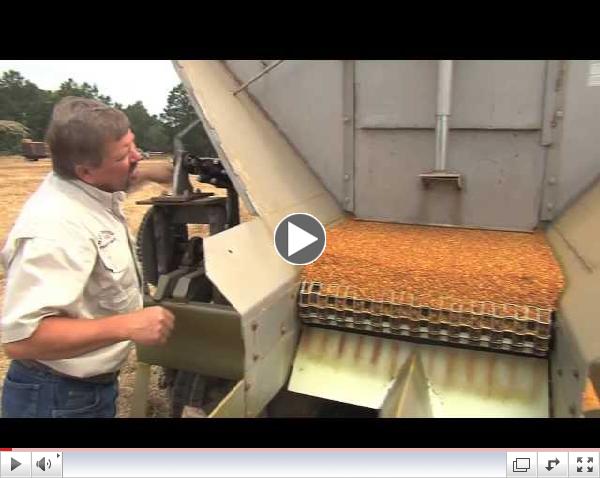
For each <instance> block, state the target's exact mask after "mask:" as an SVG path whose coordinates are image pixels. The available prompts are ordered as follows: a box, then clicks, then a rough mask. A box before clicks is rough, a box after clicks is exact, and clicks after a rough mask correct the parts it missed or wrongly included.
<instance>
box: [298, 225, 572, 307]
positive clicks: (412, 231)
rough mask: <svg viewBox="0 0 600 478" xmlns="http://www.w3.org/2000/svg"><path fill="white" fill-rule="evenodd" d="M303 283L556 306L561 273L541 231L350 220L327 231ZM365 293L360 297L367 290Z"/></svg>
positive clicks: (433, 298) (374, 293)
mask: <svg viewBox="0 0 600 478" xmlns="http://www.w3.org/2000/svg"><path fill="white" fill-rule="evenodd" d="M303 280H307V281H316V282H321V283H323V284H324V285H331V284H337V285H342V286H349V287H352V288H356V289H359V290H360V291H361V293H362V294H364V296H365V297H370V298H377V297H381V296H383V295H389V294H390V293H392V292H394V293H401V292H409V293H412V294H414V296H415V298H416V299H418V301H419V303H421V304H427V303H430V302H437V301H439V299H440V298H442V297H451V298H454V299H459V300H461V301H462V300H464V301H465V302H466V301H473V300H475V301H492V302H495V303H500V304H516V305H519V306H534V307H540V308H546V309H556V307H557V304H558V299H559V296H560V293H561V290H562V288H563V286H564V277H563V275H562V272H561V270H560V267H559V265H558V263H557V262H556V260H555V258H554V256H553V253H552V250H551V248H550V246H549V245H548V243H547V241H546V238H545V235H544V233H543V232H542V231H536V232H534V233H531V234H529V233H517V232H499V231H485V230H471V229H457V228H443V227H430V226H411V225H402V224H390V223H379V222H367V221H358V220H355V219H348V220H346V221H344V222H343V223H341V224H339V225H336V226H334V227H332V228H331V229H329V230H328V231H327V247H326V249H325V252H324V253H323V255H322V256H321V257H320V258H319V259H318V260H317V261H316V262H314V263H313V264H310V265H308V266H306V267H305V268H304V271H303ZM362 294H361V295H362Z"/></svg>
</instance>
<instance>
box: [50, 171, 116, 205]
mask: <svg viewBox="0 0 600 478" xmlns="http://www.w3.org/2000/svg"><path fill="white" fill-rule="evenodd" d="M52 174H53V176H54V177H55V178H57V179H59V180H62V181H66V182H68V183H70V184H72V185H73V186H75V187H77V188H78V189H80V190H82V191H83V192H85V193H86V194H87V195H88V196H90V197H92V198H93V199H95V200H96V201H98V202H99V203H100V204H101V205H102V206H104V207H105V208H106V209H109V210H111V211H113V212H115V213H118V214H121V213H122V211H121V205H122V204H123V202H124V201H125V198H126V197H127V194H126V193H125V192H124V191H117V192H114V193H109V192H107V191H102V190H101V189H98V188H97V187H95V186H92V185H90V184H87V183H85V182H83V181H81V180H80V179H67V180H65V179H63V178H61V177H60V176H58V175H57V174H56V173H52Z"/></svg>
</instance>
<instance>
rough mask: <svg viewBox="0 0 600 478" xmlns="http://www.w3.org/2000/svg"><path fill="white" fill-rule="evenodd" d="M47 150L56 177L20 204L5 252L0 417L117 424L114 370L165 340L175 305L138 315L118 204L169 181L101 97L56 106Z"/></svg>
mask: <svg viewBox="0 0 600 478" xmlns="http://www.w3.org/2000/svg"><path fill="white" fill-rule="evenodd" d="M47 143H48V146H49V148H50V151H51V155H52V167H53V172H51V173H50V174H49V175H48V176H47V177H46V178H45V180H44V181H43V182H42V184H41V186H40V187H39V188H38V190H37V191H36V192H35V193H34V194H33V195H32V196H31V197H30V198H29V200H28V201H27V202H26V204H25V205H24V207H23V209H22V211H21V214H20V216H19V217H18V219H17V221H16V223H15V225H14V227H13V229H12V230H11V232H10V234H9V235H8V238H7V240H6V244H5V247H4V249H3V251H2V253H1V259H2V263H3V265H4V268H5V270H6V272H7V284H6V291H5V296H4V307H3V313H2V335H1V336H2V343H3V344H4V350H5V352H6V354H7V355H8V356H9V357H10V358H12V359H13V360H12V362H11V364H10V367H9V370H8V373H7V375H6V378H5V381H4V386H3V394H2V416H3V417H114V416H115V415H116V398H117V393H118V382H117V378H118V372H119V369H120V367H121V366H122V365H123V363H124V361H125V360H126V358H127V355H128V353H129V351H130V348H131V344H132V342H137V343H140V344H145V345H157V344H164V343H165V342H166V340H167V338H168V337H169V334H170V333H171V331H172V329H173V326H174V317H173V315H172V314H171V313H170V312H169V311H168V310H166V309H164V308H162V307H150V308H147V309H143V308H142V290H141V272H140V268H139V264H138V263H137V262H136V259H135V255H134V254H133V240H132V238H131V235H130V233H129V230H128V227H127V223H126V221H125V217H124V216H123V213H122V209H121V206H122V203H123V200H124V198H125V191H128V190H130V189H131V188H132V187H135V186H137V185H139V184H140V183H141V182H142V181H144V180H147V179H151V180H158V181H159V182H167V181H169V180H170V179H171V176H170V174H169V171H168V170H144V169H143V168H141V167H140V168H138V161H139V160H140V159H141V156H140V154H139V152H138V150H137V148H136V145H135V142H134V135H133V133H132V132H131V130H130V129H129V121H128V119H127V117H126V116H125V115H124V114H123V113H122V112H121V111H119V110H117V109H114V108H110V107H108V106H106V105H104V104H103V103H100V102H98V101H95V100H89V99H84V98H75V97H69V98H65V99H63V100H61V101H60V102H59V103H58V104H57V105H56V106H55V108H54V111H53V115H52V119H51V122H50V126H49V128H48V132H47ZM169 167H170V165H169ZM164 169H166V168H164Z"/></svg>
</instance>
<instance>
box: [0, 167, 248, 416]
mask: <svg viewBox="0 0 600 478" xmlns="http://www.w3.org/2000/svg"><path fill="white" fill-rule="evenodd" d="M167 160H168V158H157V159H151V160H147V161H149V162H155V161H156V162H158V161H167ZM51 168H52V167H51V163H50V160H47V159H44V160H40V161H37V162H28V161H25V160H24V159H23V158H22V157H21V156H0V198H1V199H0V205H1V206H0V209H1V210H2V211H3V214H2V215H1V216H0V248H1V247H4V242H5V240H6V236H7V235H8V233H9V231H10V229H11V228H12V226H13V224H14V222H15V220H16V218H17V216H18V214H19V211H20V210H21V206H22V205H23V203H24V202H25V201H26V200H27V198H28V197H29V195H30V194H31V193H32V192H33V191H35V189H36V188H37V187H38V185H39V184H40V182H41V181H42V179H43V178H44V176H45V175H46V174H47V173H48V172H49V171H50V170H51ZM201 187H202V190H203V191H212V192H216V193H217V194H219V192H220V190H216V189H214V188H212V187H211V186H208V185H204V184H203V185H201ZM164 190H165V187H164V186H161V185H158V184H155V183H150V184H147V185H145V186H144V187H143V188H141V189H140V190H138V191H136V192H135V193H133V194H131V195H129V197H128V199H127V201H126V203H125V213H126V216H127V218H128V222H129V225H130V227H131V229H132V231H133V232H134V234H135V233H137V230H138V227H139V224H140V222H141V220H142V216H143V215H144V213H145V211H146V210H147V209H148V207H149V206H139V205H136V204H135V202H136V201H139V200H141V199H146V198H150V197H153V196H157V195H159V194H160V193H161V192H162V191H164ZM243 214H244V215H246V214H245V213H244V212H243ZM4 284H5V278H4V270H3V269H2V268H1V267H0V301H2V300H3V297H4ZM8 364H9V359H8V358H7V357H6V356H5V355H4V353H3V352H2V348H1V347H0V390H1V387H2V383H3V381H4V375H5V374H6V370H7V368H8ZM134 378H135V352H132V354H131V355H130V357H129V359H128V361H127V363H126V364H125V366H124V368H123V369H122V373H121V377H120V394H119V401H118V416H119V417H128V416H129V410H130V399H131V397H132V394H133V386H134ZM158 379H159V370H158V368H156V367H153V371H152V381H151V386H150V393H149V407H148V416H149V417H165V416H167V413H168V405H167V400H166V395H165V392H164V391H162V390H160V389H159V387H158Z"/></svg>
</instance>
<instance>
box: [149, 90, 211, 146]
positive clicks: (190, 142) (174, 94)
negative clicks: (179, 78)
mask: <svg viewBox="0 0 600 478" xmlns="http://www.w3.org/2000/svg"><path fill="white" fill-rule="evenodd" d="M160 119H161V120H162V122H163V123H164V124H165V127H166V129H167V132H168V134H169V137H170V138H171V141H172V140H173V138H174V137H175V135H176V134H177V133H178V132H180V131H181V130H183V129H184V128H185V127H186V126H188V125H189V124H190V123H192V122H193V121H195V120H197V119H198V115H197V114H196V111H195V110H194V107H193V106H192V105H191V103H190V100H189V98H188V96H187V93H186V91H185V88H184V86H183V84H182V83H180V84H179V85H177V86H176V87H174V88H173V89H172V90H171V91H170V92H169V96H168V98H167V106H166V107H165V109H164V111H163V113H162V114H161V115H160ZM183 144H184V145H185V148H186V149H187V151H189V152H190V153H192V154H196V155H199V156H216V152H215V150H214V148H213V147H212V144H211V142H210V140H209V138H208V135H207V134H206V131H205V130H204V127H203V125H202V124H199V125H198V126H196V127H194V128H193V129H192V130H191V131H190V132H188V133H187V134H186V135H185V136H184V138H183ZM171 148H172V146H171Z"/></svg>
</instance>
